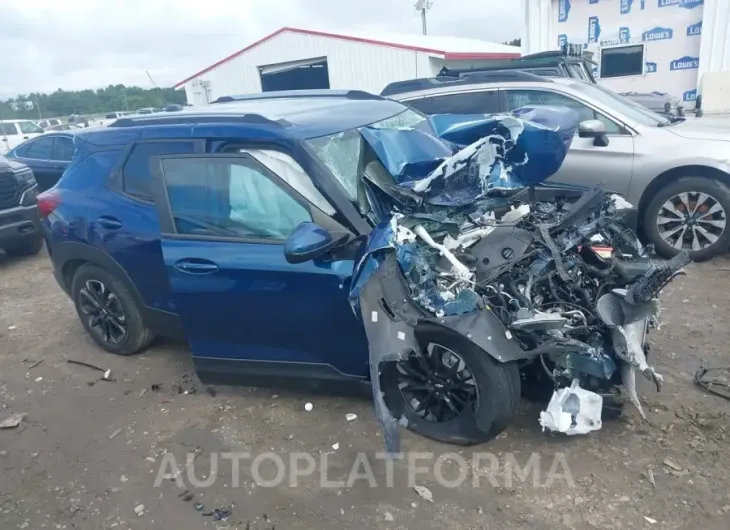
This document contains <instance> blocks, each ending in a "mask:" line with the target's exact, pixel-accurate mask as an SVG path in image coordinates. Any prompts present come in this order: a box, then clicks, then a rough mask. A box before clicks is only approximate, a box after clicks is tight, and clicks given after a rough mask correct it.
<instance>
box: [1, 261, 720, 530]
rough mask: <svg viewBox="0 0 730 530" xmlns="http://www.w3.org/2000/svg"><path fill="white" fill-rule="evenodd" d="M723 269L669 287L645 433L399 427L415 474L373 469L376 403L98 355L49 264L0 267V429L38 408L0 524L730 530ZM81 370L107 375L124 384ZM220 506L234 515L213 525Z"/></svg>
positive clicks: (633, 418) (174, 347)
mask: <svg viewBox="0 0 730 530" xmlns="http://www.w3.org/2000/svg"><path fill="white" fill-rule="evenodd" d="M729 270H730V260H728V259H719V260H716V261H714V262H712V263H706V264H697V265H693V266H692V267H691V268H690V269H689V270H688V275H687V276H686V277H684V278H680V279H678V280H677V281H676V282H674V283H673V284H672V285H671V286H670V288H669V289H668V290H667V292H666V293H665V296H664V311H663V314H662V319H663V326H662V328H661V329H660V330H659V331H657V332H655V333H654V334H653V335H652V341H653V344H652V355H653V356H654V359H655V364H656V365H657V367H658V368H659V369H660V372H662V373H664V374H665V377H666V384H665V387H664V389H663V390H662V392H661V393H659V394H657V393H655V392H654V391H653V389H652V388H650V385H649V384H645V383H646V382H644V381H641V382H640V383H639V389H640V393H641V394H642V397H643V400H644V403H645V408H646V410H647V413H648V420H647V421H641V419H640V418H639V416H638V414H636V413H635V412H634V411H633V410H626V411H625V412H624V414H623V416H622V417H621V418H620V419H618V420H615V421H611V422H606V423H604V425H603V428H602V429H601V430H600V431H598V432H594V433H592V434H590V435H587V436H576V437H570V438H569V437H566V436H562V435H552V434H549V433H542V432H541V431H540V427H539V425H538V422H537V416H538V414H539V410H540V408H539V407H538V406H536V405H534V404H530V403H525V404H523V406H522V408H521V414H520V416H519V418H518V419H517V421H516V422H515V424H514V425H513V426H511V427H510V428H509V429H508V430H507V431H506V432H505V433H504V434H503V435H501V436H500V437H499V438H498V439H497V440H495V441H494V442H492V443H490V444H486V445H482V446H477V447H470V448H459V447H451V446H446V445H442V444H438V443H435V442H431V441H429V440H426V439H423V438H420V437H417V436H414V435H411V434H408V433H405V434H404V438H403V447H404V450H406V451H409V454H410V455H411V456H412V455H413V454H414V453H415V452H419V453H423V454H420V455H419V456H420V460H418V462H414V463H417V464H418V465H419V466H420V467H424V468H425V469H424V470H423V471H422V472H421V471H419V470H417V469H415V467H414V466H409V465H408V459H406V460H403V461H397V462H395V464H393V465H392V467H390V466H388V465H387V464H386V463H385V461H384V460H383V459H380V458H377V455H376V453H378V452H380V451H382V450H383V444H382V439H381V438H380V436H379V432H378V428H377V423H376V421H375V418H374V416H373V412H372V405H371V403H370V402H369V401H368V400H363V399H354V398H339V397H329V396H308V395H305V394H295V393H291V392H286V391H278V390H277V391H272V390H266V389H249V388H232V387H218V388H216V389H215V391H210V392H209V391H208V389H207V388H206V387H205V386H203V385H201V384H200V382H199V381H198V380H197V379H196V378H195V376H194V374H193V373H192V367H191V363H190V357H189V354H188V351H187V348H186V345H184V344H177V343H169V342H162V343H158V344H155V345H153V347H152V348H150V350H149V351H147V352H145V353H144V354H142V355H138V356H135V357H130V358H122V357H114V356H111V355H108V354H105V353H103V352H102V351H100V350H99V349H98V348H97V347H96V346H95V345H94V344H93V343H92V342H91V340H90V339H89V338H88V337H87V336H86V334H85V332H84V331H83V329H82V327H81V325H80V323H79V321H78V319H77V317H76V314H75V312H74V309H73V307H72V304H71V302H70V301H69V300H68V299H67V297H66V296H65V295H64V294H63V293H62V292H61V290H60V288H59V287H58V286H57V285H56V283H55V281H54V279H53V277H52V274H51V267H50V263H49V261H48V258H47V256H45V255H43V254H41V255H39V256H37V257H34V258H28V259H23V260H10V259H5V256H3V255H1V254H0V421H2V420H4V419H6V418H8V417H9V416H11V415H12V414H16V413H22V414H26V416H25V418H24V420H23V422H22V423H21V424H20V425H19V426H18V427H15V428H8V429H0V528H2V529H3V530H9V529H12V528H27V529H31V530H37V529H41V528H51V529H94V530H96V529H110V528H114V529H118V530H127V529H157V528H161V529H168V528H175V529H176V530H188V529H203V528H233V529H236V528H237V529H241V530H243V529H249V530H271V529H274V528H276V529H279V530H288V529H296V528H307V529H311V528H318V529H325V528H333V529H344V528H355V529H361V528H438V529H451V528H460V529H462V528H464V529H465V528H474V529H476V528H495V529H509V528H538V529H541V528H545V529H548V528H550V529H552V528H690V527H691V528H721V529H727V528H729V526H728V521H729V520H730V421H728V415H729V414H728V411H729V410H730V407H729V404H728V402H727V401H725V400H723V399H721V398H718V397H714V396H712V395H707V394H705V393H704V392H703V391H702V390H701V389H700V388H698V387H697V386H695V385H694V383H693V374H694V372H695V371H696V370H697V368H698V367H699V366H700V365H701V363H703V362H705V363H706V364H707V365H719V366H727V365H728V364H730V363H729V362H728V353H727V345H728V343H730V325H728V323H727V315H728V312H729V311H730V298H729V297H728V296H727V294H726V293H727V291H726V290H725V289H726V288H727V287H728V285H729V284H730V280H729V279H728V271H729ZM69 359H74V360H80V361H85V362H88V363H93V364H95V365H97V366H100V367H103V368H105V369H111V371H112V378H113V379H114V381H113V382H107V381H101V380H100V377H101V376H102V375H103V374H102V373H101V372H97V371H94V370H92V369H90V368H87V367H84V366H79V365H74V364H69V363H68V362H67V361H68V360H69ZM153 385H159V388H158V387H157V386H154V389H153ZM175 385H178V386H175ZM186 391H187V393H186ZM307 402H310V403H312V404H313V409H312V410H311V411H306V410H305V403H307ZM346 414H356V415H357V418H356V419H355V420H352V421H347V419H346ZM337 444H338V445H337ZM239 452H246V453H249V454H250V456H251V458H250V459H247V460H244V459H242V460H241V461H240V466H239V467H238V468H236V469H237V470H239V472H240V473H239V474H238V476H237V475H236V474H234V471H233V467H232V461H231V460H230V458H232V456H231V454H228V456H227V457H225V458H223V457H222V456H221V453H235V454H238V453H239ZM266 453H269V455H266ZM271 453H274V454H275V455H278V457H279V458H281V462H280V464H283V466H282V467H281V468H279V467H277V465H276V460H275V458H276V457H274V456H272V455H271ZM428 453H430V454H431V455H430V456H429V455H428ZM454 453H455V454H454ZM188 454H189V455H191V464H190V466H189V467H186V455H188ZM291 454H300V457H298V458H300V459H301V460H298V461H296V462H292V461H291V460H290V458H291V457H290V456H289V455H291ZM449 454H450V455H451V456H448V455H449ZM257 455H260V456H259V458H258V460H256V459H255V457H256V456H257ZM307 455H309V456H307ZM358 455H360V456H358ZM439 455H447V457H443V458H442V459H441V460H438V459H437V458H438V456H439ZM239 456H240V455H239ZM358 458H359V460H358ZM216 459H217V460H216ZM216 462H218V464H219V465H218V466H217V472H215V471H216V468H215V467H214V466H213V465H212V464H214V463H216ZM257 462H258V463H257ZM175 463H177V464H178V465H179V468H180V470H181V473H180V475H176V474H175V473H174V471H175V467H174V464H175ZM259 464H260V465H259ZM310 464H311V465H312V466H313V467H310V468H308V465H310ZM368 465H369V467H368ZM530 466H532V467H530ZM294 468H296V469H298V470H300V471H302V476H295V475H294V474H293V473H292V472H291V471H292V469H294ZM409 468H410V471H411V475H412V476H410V477H409ZM186 469H187V471H186ZM309 469H313V470H314V472H313V473H309V474H307V473H306V471H308V470H309ZM190 470H192V471H193V472H194V475H193V476H192V477H191V476H190ZM353 470H354V472H353ZM368 472H371V474H370V475H369V473H368ZM461 472H463V473H465V476H466V479H465V480H463V481H461V482H460V481H459V479H460V478H462V477H461V476H460V475H459V473H461ZM277 473H283V475H281V476H280V477H278V478H283V480H280V481H278V482H277V481H276V478H277V476H276V475H277ZM357 473H359V475H358V474H357ZM205 478H207V479H209V480H210V481H211V482H212V483H211V484H210V485H206V484H205V483H204V482H205V480H204V479H205ZM257 480H258V482H259V484H258V485H257V484H256V482H257ZM337 481H340V482H341V483H340V484H337ZM156 482H157V484H156ZM160 482H161V483H160ZM343 483H344V484H343ZM413 485H416V486H419V488H418V489H420V488H421V487H423V488H427V490H423V489H420V491H421V493H422V494H423V495H426V496H428V493H430V494H431V495H432V502H430V501H429V500H427V499H425V498H423V497H422V496H421V495H420V494H419V492H418V491H416V489H414V488H413V487H412V486H413ZM186 491H187V492H188V494H187V495H185V492H186ZM198 502H199V503H201V504H202V505H203V506H204V507H203V508H202V510H200V511H198V510H196V506H195V505H196V503H198ZM215 508H227V509H230V510H231V513H230V516H229V517H227V520H225V521H216V520H215V518H216V516H215V513H214V514H212V515H204V514H205V513H208V512H211V511H213V510H214V509H215Z"/></svg>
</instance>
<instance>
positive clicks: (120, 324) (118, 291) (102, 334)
mask: <svg viewBox="0 0 730 530" xmlns="http://www.w3.org/2000/svg"><path fill="white" fill-rule="evenodd" d="M71 294H72V297H73V301H74V305H75V306H76V313H77V314H78V316H79V319H80V320H81V324H82V325H83V326H84V328H85V329H86V331H87V333H88V334H89V335H91V337H92V338H93V339H94V341H95V342H96V343H97V344H98V345H99V346H101V347H102V348H104V350H106V351H108V352H109V353H113V354H116V355H132V354H134V353H137V352H138V351H140V350H142V349H144V348H145V347H147V346H148V345H149V343H150V342H151V341H152V339H153V337H154V335H153V334H152V332H151V331H150V329H149V328H148V327H147V326H146V325H145V323H144V320H143V318H142V313H141V311H140V308H139V307H137V304H136V303H135V301H134V298H133V297H132V295H131V294H130V293H129V291H128V290H127V288H126V287H125V286H124V285H123V284H122V282H121V281H119V280H118V279H117V278H116V277H115V276H114V275H113V274H110V273H109V272H107V271H105V270H104V269H102V268H100V267H97V266H96V265H92V264H90V263H87V264H85V265H82V266H81V267H79V269H78V270H77V271H76V274H74V278H73V282H72V284H71Z"/></svg>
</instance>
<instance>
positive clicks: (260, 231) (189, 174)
mask: <svg viewBox="0 0 730 530" xmlns="http://www.w3.org/2000/svg"><path fill="white" fill-rule="evenodd" d="M162 163H163V170H164V174H165V182H166V186H167V193H168V197H169V200H170V209H171V211H172V215H173V217H174V222H175V227H176V228H177V232H178V233H180V234H190V235H211V236H223V237H247V238H257V239H272V240H284V239H286V238H287V237H289V235H290V234H291V233H292V232H293V231H294V230H295V229H296V227H297V226H299V224H301V223H303V222H306V221H311V220H312V218H311V215H310V213H309V210H308V209H307V208H306V207H305V206H303V205H302V204H300V203H299V202H298V201H296V200H295V199H294V198H293V197H292V196H291V195H289V193H288V191H287V190H285V189H284V188H282V187H281V186H280V185H279V184H278V183H277V182H276V181H275V180H273V179H272V178H271V177H270V176H269V175H268V174H267V172H266V171H265V170H264V169H262V168H260V167H259V166H258V164H256V163H255V162H253V161H251V160H248V159H240V160H230V159H228V160H221V159H206V158H182V159H163V162H162Z"/></svg>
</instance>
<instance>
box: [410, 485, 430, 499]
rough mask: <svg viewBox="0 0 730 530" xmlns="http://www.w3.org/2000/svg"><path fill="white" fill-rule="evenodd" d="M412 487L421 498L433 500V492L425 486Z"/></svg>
mask: <svg viewBox="0 0 730 530" xmlns="http://www.w3.org/2000/svg"><path fill="white" fill-rule="evenodd" d="M413 489H414V490H415V492H416V493H418V495H419V496H420V497H421V498H422V499H424V500H427V501H428V502H433V493H431V490H430V489H428V488H427V487H426V486H413Z"/></svg>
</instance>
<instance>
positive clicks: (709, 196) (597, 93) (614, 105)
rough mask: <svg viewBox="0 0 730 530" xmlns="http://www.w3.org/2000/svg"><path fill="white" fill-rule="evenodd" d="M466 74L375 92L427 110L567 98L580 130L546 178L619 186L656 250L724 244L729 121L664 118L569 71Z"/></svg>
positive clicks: (719, 248) (710, 251) (473, 110)
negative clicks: (544, 74) (558, 74)
mask: <svg viewBox="0 0 730 530" xmlns="http://www.w3.org/2000/svg"><path fill="white" fill-rule="evenodd" d="M473 77H474V79H470V76H466V77H464V78H459V79H457V80H454V79H452V80H446V79H443V78H436V79H424V80H414V81H412V82H402V83H398V85H400V86H402V87H403V88H404V89H407V90H408V91H403V92H399V91H398V87H394V86H389V87H387V88H386V89H385V90H384V91H383V92H384V93H388V97H390V98H392V99H396V100H398V101H401V102H404V103H406V104H408V105H411V106H412V107H414V108H415V109H417V110H420V111H421V112H424V113H426V114H484V113H487V114H494V113H500V112H509V111H511V110H514V109H516V108H518V107H522V106H525V105H552V106H567V107H571V108H573V109H575V110H576V111H577V112H578V114H579V116H580V118H581V123H580V126H579V131H578V133H577V136H576V138H575V139H574V140H573V143H572V145H571V147H570V152H569V153H568V156H567V158H566V160H565V163H564V164H563V166H562V167H561V168H560V170H559V171H558V173H557V174H555V175H554V176H553V177H552V178H551V179H550V180H551V181H553V182H561V183H571V184H578V185H582V186H592V185H595V184H597V183H599V182H603V183H604V184H605V186H606V187H607V188H609V189H611V190H613V191H615V192H618V193H620V194H622V195H623V196H624V197H625V198H626V199H627V200H628V201H629V202H631V203H633V204H635V205H636V206H637V207H638V209H639V215H640V220H639V229H640V231H641V233H642V234H643V236H644V237H645V238H646V239H647V240H648V241H650V242H652V243H654V245H655V246H656V249H657V251H658V252H659V253H660V254H662V255H664V256H667V257H669V256H672V255H675V254H676V253H678V252H679V251H680V250H685V251H687V252H689V253H690V255H691V256H692V259H693V260H696V261H700V260H705V259H709V258H711V257H713V256H715V255H717V254H718V253H720V252H723V251H725V250H727V249H728V247H730V227H729V226H727V214H728V212H730V120H722V119H714V120H713V119H711V118H702V119H701V120H699V119H696V118H666V117H663V116H660V115H659V114H657V113H655V112H652V111H651V110H649V109H647V108H645V107H643V106H641V105H639V104H638V103H635V102H633V101H631V100H629V99H627V98H625V97H623V96H620V95H618V94H616V93H615V92H612V91H611V90H608V89H606V88H603V87H601V86H598V85H595V84H591V83H586V82H583V81H578V80H575V79H569V78H544V77H538V76H533V75H530V74H524V75H523V76H513V77H522V79H521V80H514V79H512V80H510V79H509V78H505V79H502V80H499V76H498V75H495V76H494V79H495V80H494V81H492V80H487V81H486V82H485V79H489V78H488V76H487V77H486V78H485V77H484V76H479V80H477V79H476V78H477V76H476V75H475V76H473ZM394 85H395V84H394ZM419 85H420V87H419ZM417 87H418V88H417Z"/></svg>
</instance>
